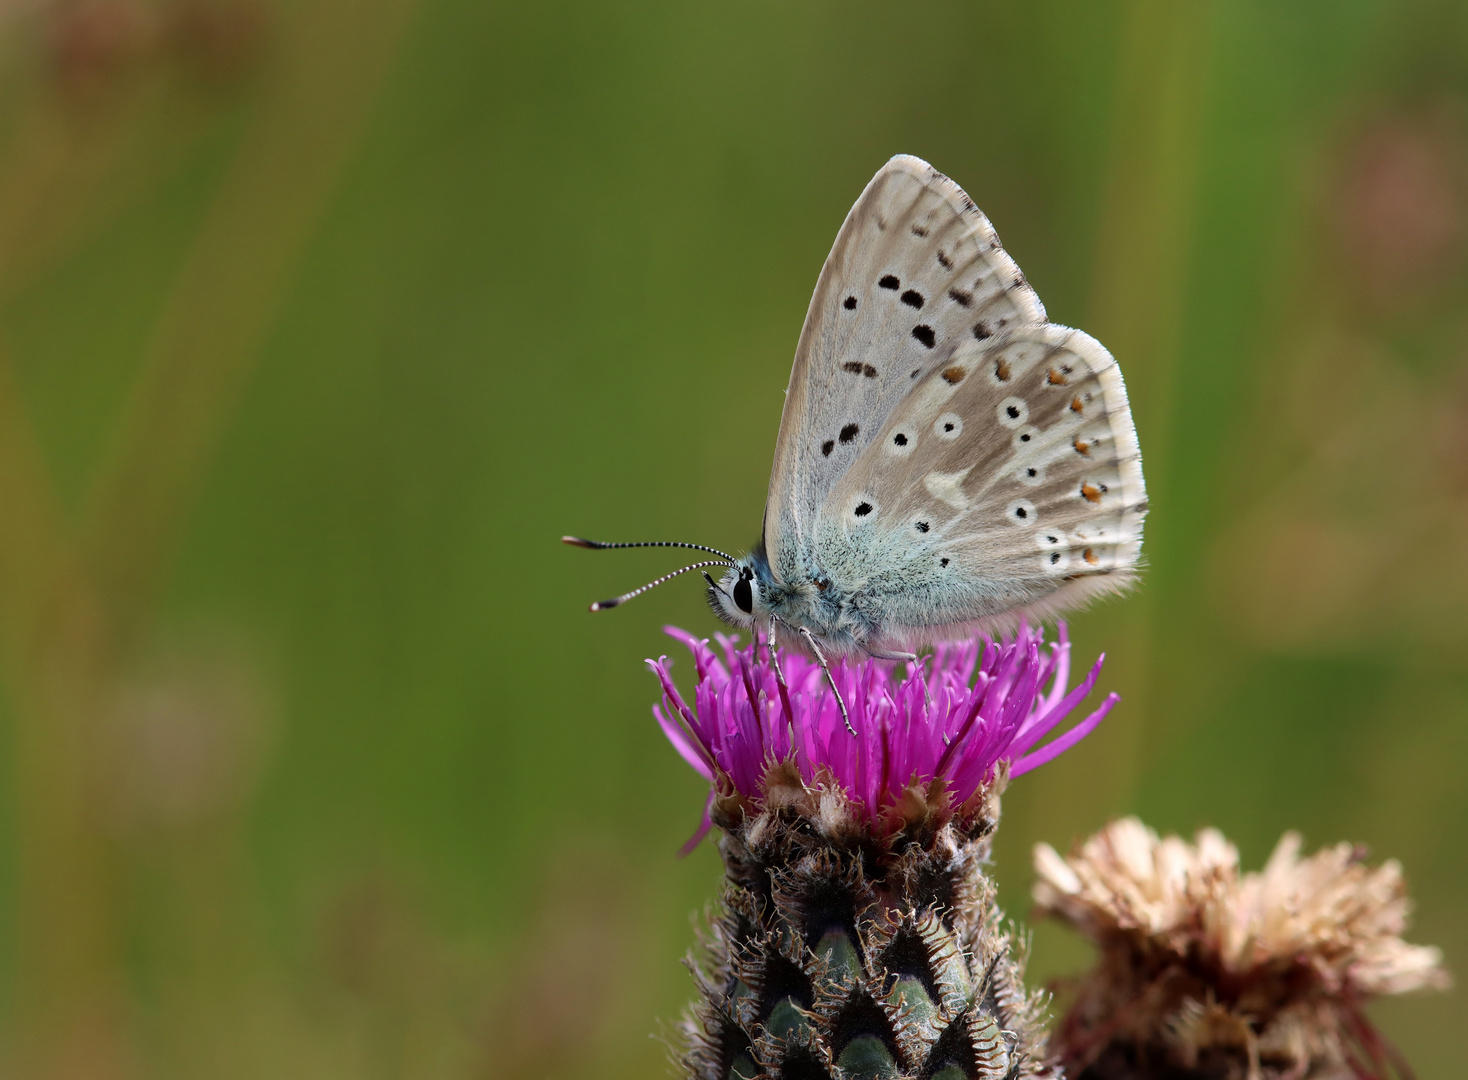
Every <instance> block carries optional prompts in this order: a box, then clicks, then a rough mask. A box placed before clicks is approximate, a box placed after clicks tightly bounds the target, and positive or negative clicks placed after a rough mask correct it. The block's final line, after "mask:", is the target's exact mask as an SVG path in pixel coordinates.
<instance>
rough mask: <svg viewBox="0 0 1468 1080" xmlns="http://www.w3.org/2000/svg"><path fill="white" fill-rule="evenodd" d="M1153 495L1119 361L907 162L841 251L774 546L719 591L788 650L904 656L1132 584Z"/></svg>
mask: <svg viewBox="0 0 1468 1080" xmlns="http://www.w3.org/2000/svg"><path fill="white" fill-rule="evenodd" d="M1146 506H1147V502H1146V488H1145V483H1144V481H1143V478H1142V467H1141V454H1140V451H1139V449H1138V446H1137V438H1136V432H1135V429H1134V427H1133V425H1132V419H1131V412H1130V409H1129V407H1128V404H1127V397H1126V387H1125V385H1124V383H1123V381H1122V377H1121V372H1120V370H1119V368H1118V367H1117V365H1116V362H1115V360H1113V359H1112V357H1111V355H1110V354H1109V353H1108V352H1107V351H1106V350H1105V349H1104V348H1103V347H1102V346H1101V345H1100V343H1099V342H1097V341H1096V340H1095V339H1094V338H1091V337H1090V336H1089V335H1086V334H1084V333H1081V332H1080V331H1077V330H1070V329H1067V328H1064V327H1060V326H1055V325H1053V324H1051V323H1049V322H1047V321H1046V318H1045V309H1044V307H1043V306H1042V305H1041V303H1040V301H1039V298H1038V297H1037V296H1036V295H1035V293H1034V291H1033V290H1032V289H1031V288H1030V287H1029V285H1028V284H1027V283H1026V282H1025V280H1024V277H1023V275H1022V274H1021V273H1020V270H1019V268H1018V267H1017V266H1016V265H1015V264H1014V262H1013V260H1011V259H1010V258H1009V256H1008V255H1007V254H1006V253H1005V251H1004V249H1003V248H1002V247H1001V246H1000V244H999V240H998V237H997V236H996V235H995V234H994V230H993V228H992V227H991V226H990V224H989V222H988V220H987V219H986V218H985V217H984V215H983V214H982V213H980V212H979V210H978V209H977V208H976V207H975V206H974V204H973V202H972V201H971V200H970V199H969V198H968V196H967V195H965V194H964V192H963V191H962V189H960V188H959V187H958V185H957V184H955V183H953V181H951V180H949V179H948V178H947V177H946V176H944V175H943V174H942V173H939V172H938V171H937V170H936V169H934V168H933V167H932V166H930V165H928V164H927V163H926V162H924V161H921V160H919V159H918V158H915V157H910V156H906V155H900V156H898V157H895V158H893V159H892V160H891V161H889V162H888V163H887V164H886V165H885V166H883V168H882V169H881V171H879V172H878V173H877V175H876V176H875V177H874V178H873V180H872V182H871V183H870V184H868V185H867V188H866V190H865V191H864V192H863V193H862V195H861V198H859V199H858V200H857V202H856V205H855V206H853V207H852V209H851V212H850V214H848V215H847V218H846V222H845V224H844V225H843V226H842V228H841V232H840V234H839V235H838V236H837V239H836V243H835V245H834V247H833V248H832V251H831V254H830V256H829V257H828V258H827V260H826V264H825V267H824V269H823V270H822V272H821V276H820V280H819V282H818V283H817V285H816V291H815V295H814V297H813V299H812V301H811V306H810V311H809V313H808V314H807V316H806V320H805V326H804V329H803V330H802V333H801V338H800V344H799V346H798V348H797V350H796V356H795V363H794V367H793V369H792V371H791V375H790V386H789V389H788V391H787V396H786V401H785V409H784V413H783V415H782V417H781V422H780V434H779V438H778V440H777V442H776V448H775V464H774V468H773V470H772V473H771V477H770V488H769V495H768V500H767V502H766V505H765V521H764V533H763V536H762V537H761V542H760V544H759V545H757V546H756V548H755V549H754V551H752V552H751V553H750V554H749V555H747V556H744V557H743V558H741V559H739V560H737V561H736V564H735V565H734V566H733V567H731V568H730V569H729V570H728V572H727V573H726V574H725V575H724V578H723V580H722V582H720V583H719V584H718V585H716V586H711V588H710V593H709V600H710V603H711V605H712V606H713V609H714V611H715V612H716V613H717V614H718V615H719V616H720V617H721V618H722V619H724V620H725V621H727V622H729V623H731V624H734V625H737V626H757V627H759V628H760V629H765V628H766V626H767V625H769V624H771V623H773V625H774V628H775V630H776V633H777V634H779V635H780V636H782V637H784V638H786V639H790V640H791V643H792V644H794V643H795V641H794V640H793V639H798V638H805V639H806V644H807V646H810V645H812V644H813V643H812V642H810V641H809V638H810V637H813V638H814V639H815V640H816V641H817V642H819V644H820V647H821V648H822V649H825V650H827V651H829V652H831V653H835V654H852V653H855V654H858V655H860V654H862V653H868V654H872V655H878V656H880V655H886V654H889V653H892V652H894V651H897V652H905V651H907V650H911V649H914V648H917V647H919V646H921V645H923V644H927V643H929V642H932V641H935V640H943V639H945V638H951V637H956V636H960V635H963V634H966V633H969V632H972V631H973V630H974V629H976V628H986V627H993V626H995V625H996V624H998V623H1001V622H1004V621H1006V620H1007V621H1014V620H1016V619H1018V618H1021V617H1025V616H1031V617H1043V616H1045V615H1049V614H1052V613H1055V612H1058V611H1061V610H1064V609H1066V608H1069V607H1073V606H1075V605H1076V604H1078V603H1082V602H1084V601H1085V600H1087V599H1090V598H1091V597H1094V596H1096V595H1099V594H1102V593H1106V592H1111V591H1116V590H1118V589H1121V588H1124V587H1125V586H1126V585H1127V584H1128V583H1129V582H1130V581H1131V579H1132V578H1133V576H1134V574H1135V571H1136V567H1137V562H1138V558H1139V556H1140V551H1141V539H1142V519H1143V517H1144V516H1145V514H1146ZM741 583H742V584H741ZM801 628H805V629H806V630H807V631H809V635H805V634H802V633H801Z"/></svg>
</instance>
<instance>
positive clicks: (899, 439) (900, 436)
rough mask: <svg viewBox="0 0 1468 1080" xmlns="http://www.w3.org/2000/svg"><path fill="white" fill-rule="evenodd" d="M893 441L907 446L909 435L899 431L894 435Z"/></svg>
mask: <svg viewBox="0 0 1468 1080" xmlns="http://www.w3.org/2000/svg"><path fill="white" fill-rule="evenodd" d="M892 441H893V442H895V443H896V444H897V445H898V446H906V445H907V436H906V435H904V434H902V432H900V431H899V432H898V433H897V434H896V435H893V436H892Z"/></svg>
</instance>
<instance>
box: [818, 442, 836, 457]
mask: <svg viewBox="0 0 1468 1080" xmlns="http://www.w3.org/2000/svg"><path fill="white" fill-rule="evenodd" d="M834 449H836V440H835V439H827V440H826V441H825V442H823V443H821V454H822V455H824V456H825V457H830V456H831V451H832V450H834Z"/></svg>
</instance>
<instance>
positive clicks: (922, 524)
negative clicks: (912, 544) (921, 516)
mask: <svg viewBox="0 0 1468 1080" xmlns="http://www.w3.org/2000/svg"><path fill="white" fill-rule="evenodd" d="M914 528H916V529H917V531H918V532H927V531H928V523H927V522H926V521H919V522H918V523H917V525H915V526H914Z"/></svg>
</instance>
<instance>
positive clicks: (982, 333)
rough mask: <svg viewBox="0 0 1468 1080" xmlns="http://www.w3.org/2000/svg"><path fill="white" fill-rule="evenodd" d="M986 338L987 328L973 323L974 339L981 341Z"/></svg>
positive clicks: (978, 323) (979, 323) (987, 334)
mask: <svg viewBox="0 0 1468 1080" xmlns="http://www.w3.org/2000/svg"><path fill="white" fill-rule="evenodd" d="M988 336H989V328H988V327H987V326H985V325H984V324H983V323H981V322H976V323H974V337H976V338H978V339H979V340H980V341H983V340H984V339H985V338H986V337H988Z"/></svg>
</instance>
